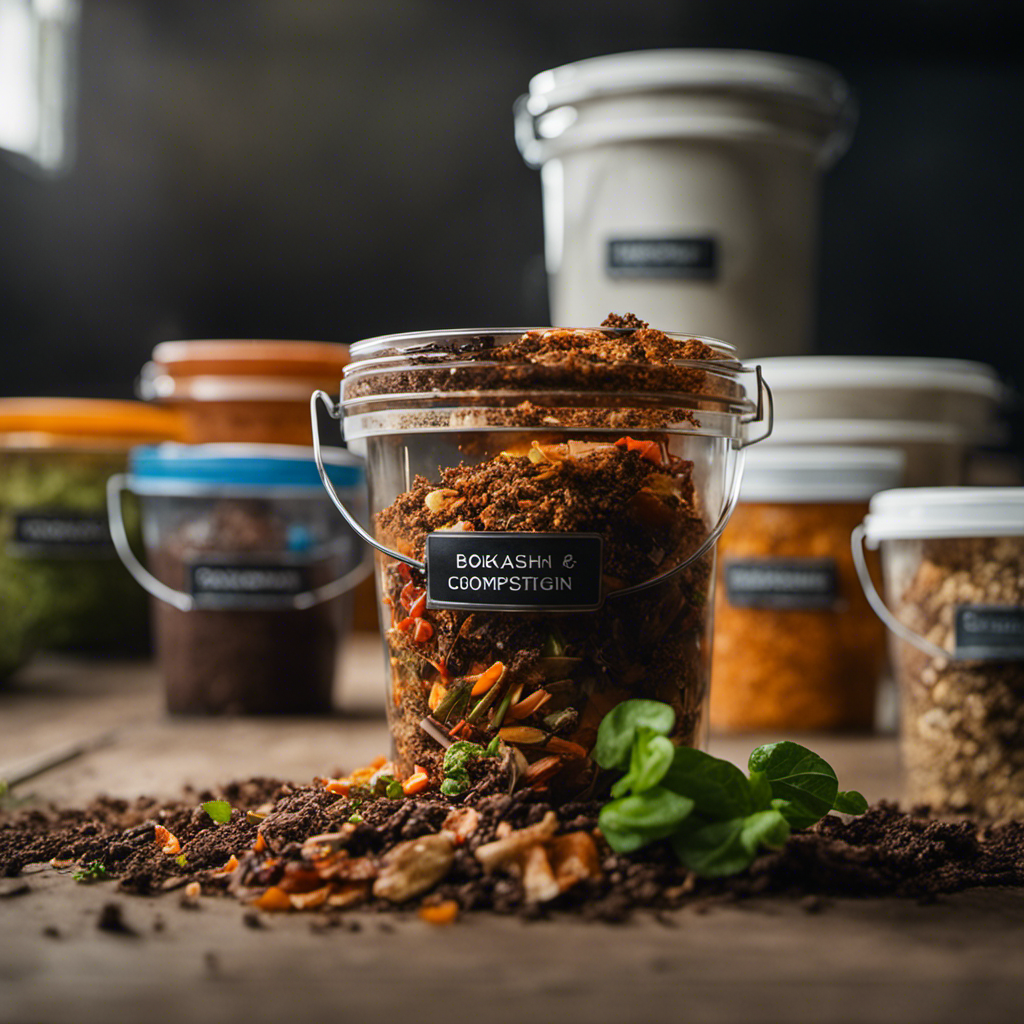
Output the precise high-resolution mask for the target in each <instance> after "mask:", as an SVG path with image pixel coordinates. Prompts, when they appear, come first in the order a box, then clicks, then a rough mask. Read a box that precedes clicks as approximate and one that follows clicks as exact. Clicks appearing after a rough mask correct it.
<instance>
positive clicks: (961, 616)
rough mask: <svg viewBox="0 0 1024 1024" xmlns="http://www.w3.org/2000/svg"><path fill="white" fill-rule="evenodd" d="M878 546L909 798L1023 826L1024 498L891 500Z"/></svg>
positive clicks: (893, 495)
mask: <svg viewBox="0 0 1024 1024" xmlns="http://www.w3.org/2000/svg"><path fill="white" fill-rule="evenodd" d="M861 537H863V538H864V539H865V541H866V543H867V546H868V547H869V548H875V547H879V546H880V547H881V549H882V567H883V573H884V579H885V603H882V601H881V599H880V598H879V597H878V595H877V594H876V593H875V592H874V591H873V589H871V588H870V586H869V584H868V583H867V582H866V583H865V589H866V590H867V592H868V596H869V598H870V599H871V600H872V604H873V605H874V607H875V609H876V610H877V611H878V613H879V615H880V616H881V617H882V619H883V621H885V623H886V624H887V625H888V626H889V629H890V631H891V632H892V634H893V635H892V653H893V662H894V665H895V670H896V676H897V682H898V683H899V688H900V695H901V722H900V733H901V752H902V757H903V765H904V770H905V795H906V798H907V800H909V801H910V802H913V803H924V804H928V805H930V806H931V807H932V808H933V809H935V810H936V811H939V812H945V813H951V814H972V815H976V816H980V817H983V818H987V819H995V820H1001V819H1009V818H1015V819H1019V818H1024V488H1020V487H1005V488H1004V487H987V488H986V487H933V488H916V489H906V490H896V491H887V492H885V493H883V494H879V495H877V496H876V497H875V498H874V499H873V500H872V502H871V511H870V514H869V515H868V517H867V518H866V519H865V521H864V525H863V527H858V529H857V531H856V532H855V551H857V552H859V550H860V547H859V545H860V540H861Z"/></svg>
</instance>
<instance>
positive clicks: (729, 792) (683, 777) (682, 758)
mask: <svg viewBox="0 0 1024 1024" xmlns="http://www.w3.org/2000/svg"><path fill="white" fill-rule="evenodd" d="M661 784H662V785H663V786H664V787H665V788H666V789H671V790H672V792H673V793H680V794H682V795H683V796H688V797H689V798H690V799H691V800H693V802H694V805H695V808H696V811H697V813H698V814H700V815H702V816H703V817H705V818H711V819H712V820H715V821H717V820H719V819H729V818H738V817H742V816H744V815H746V814H749V813H750V811H751V810H752V809H753V804H752V802H751V796H750V786H749V784H748V783H747V779H746V776H744V774H743V772H741V771H740V770H739V768H737V767H736V766H735V765H734V764H732V763H730V762H729V761H723V760H722V759H721V758H718V757H712V756H711V755H710V754H705V753H704V751H703V750H694V749H693V748H692V747H676V748H675V750H674V751H673V755H672V764H671V766H670V767H669V769H668V771H667V772H666V773H665V775H664V776H663V777H662V780H661Z"/></svg>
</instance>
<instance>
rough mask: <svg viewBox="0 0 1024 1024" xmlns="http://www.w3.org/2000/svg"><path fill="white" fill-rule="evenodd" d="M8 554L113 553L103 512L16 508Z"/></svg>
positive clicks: (78, 555)
mask: <svg viewBox="0 0 1024 1024" xmlns="http://www.w3.org/2000/svg"><path fill="white" fill-rule="evenodd" d="M12 525H13V529H12V531H11V538H10V541H9V542H8V543H9V546H10V551H11V554H13V555H20V556H23V557H29V558H108V557H112V556H113V553H114V545H113V543H112V542H111V540H110V527H109V525H108V524H107V519H106V516H102V515H99V516H97V515H86V514H84V513H78V512H65V511H60V512H36V511H33V512H19V513H17V514H16V515H15V516H14V522H13V524H12Z"/></svg>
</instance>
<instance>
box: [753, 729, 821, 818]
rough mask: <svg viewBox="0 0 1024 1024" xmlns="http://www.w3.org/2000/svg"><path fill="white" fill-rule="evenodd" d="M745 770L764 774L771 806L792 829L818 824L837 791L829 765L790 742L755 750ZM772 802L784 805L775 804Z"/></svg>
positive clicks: (785, 741)
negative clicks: (770, 792)
mask: <svg viewBox="0 0 1024 1024" xmlns="http://www.w3.org/2000/svg"><path fill="white" fill-rule="evenodd" d="M748 767H749V769H750V771H751V772H752V773H753V772H764V774H765V776H766V777H767V779H768V782H769V784H770V785H771V788H772V795H773V797H774V799H773V800H772V806H773V807H776V809H777V810H779V811H780V812H781V813H782V815H783V816H784V817H785V819H786V820H787V821H788V822H789V824H790V825H791V826H792V827H793V828H809V827H810V826H811V825H813V824H814V823H815V822H816V821H820V820H821V819H822V818H823V817H825V815H826V814H828V812H829V811H830V810H832V805H833V804H834V803H835V799H836V795H837V794H838V792H839V780H838V779H837V778H836V773H835V772H834V771H833V770H832V766H831V765H830V764H829V763H828V762H827V761H826V760H824V759H823V758H821V757H818V755H817V754H815V753H814V752H813V751H810V750H808V749H807V748H806V747H802V746H800V744H799V743H793V742H791V741H790V740H784V741H783V742H781V743H770V744H768V745H767V746H764V747H758V748H757V749H756V750H755V751H754V752H753V753H752V754H751V755H750V761H749V765H748ZM776 800H781V801H784V803H782V804H779V805H776V803H775V801H776Z"/></svg>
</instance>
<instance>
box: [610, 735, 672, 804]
mask: <svg viewBox="0 0 1024 1024" xmlns="http://www.w3.org/2000/svg"><path fill="white" fill-rule="evenodd" d="M675 751H676V747H675V744H674V743H673V742H672V741H671V740H670V739H669V738H668V737H667V736H659V735H658V733H656V732H654V731H653V730H652V729H648V728H647V726H641V727H640V728H639V729H637V731H636V740H635V741H634V743H633V752H632V754H631V755H630V761H629V771H628V772H627V773H626V774H625V775H623V777H622V778H621V779H619V781H618V782H616V783H615V785H614V786H612V796H613V797H619V796H625V795H626V794H627V793H628V792H630V791H632V792H634V793H645V792H646V791H647V790H649V789H651V788H652V787H653V786H656V785H658V783H659V782H661V780H662V778H664V775H665V772H667V771H668V770H669V767H670V766H671V764H672V757H673V755H674V754H675Z"/></svg>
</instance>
